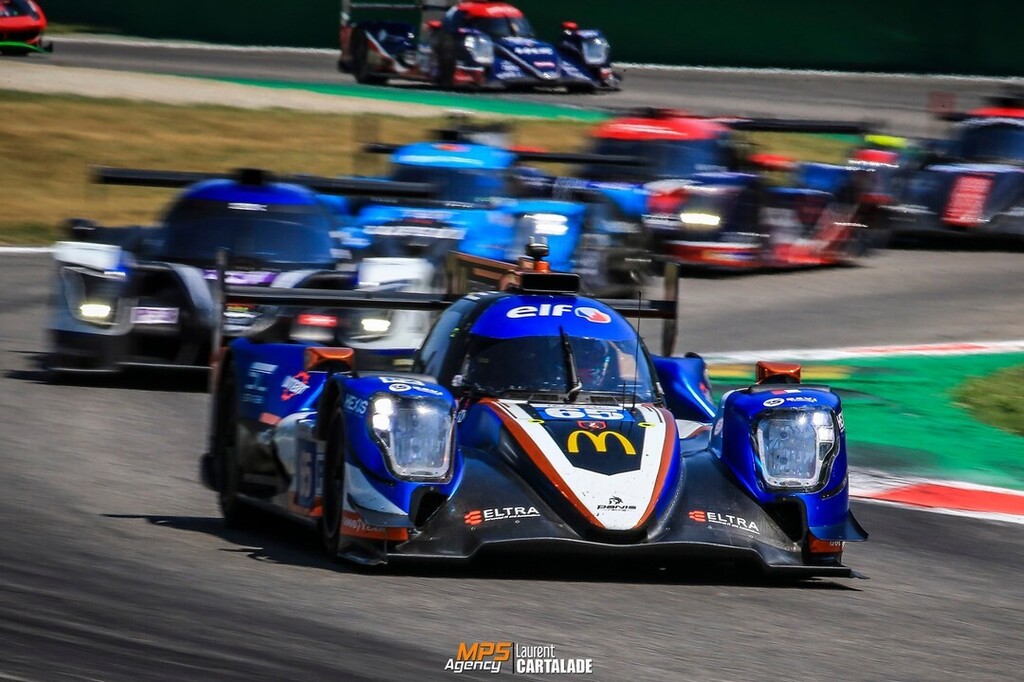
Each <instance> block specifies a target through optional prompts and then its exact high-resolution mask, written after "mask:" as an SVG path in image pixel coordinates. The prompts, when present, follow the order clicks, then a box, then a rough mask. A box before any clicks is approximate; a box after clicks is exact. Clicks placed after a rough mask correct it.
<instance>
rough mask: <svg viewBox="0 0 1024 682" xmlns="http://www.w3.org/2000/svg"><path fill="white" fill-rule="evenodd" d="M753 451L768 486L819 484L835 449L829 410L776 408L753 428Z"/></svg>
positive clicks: (789, 487) (800, 487) (832, 420)
mask: <svg viewBox="0 0 1024 682" xmlns="http://www.w3.org/2000/svg"><path fill="white" fill-rule="evenodd" d="M754 441H755V443H754V445H755V447H754V450H755V452H756V454H757V460H758V464H759V465H760V469H761V475H762V476H763V477H764V482H765V483H766V484H767V485H768V487H770V488H775V489H781V490H795V489H809V488H814V487H817V486H818V485H821V484H822V483H823V481H824V479H825V478H827V476H826V474H827V473H828V471H829V469H830V468H831V465H832V460H833V459H834V458H835V453H836V451H837V450H838V446H837V442H836V428H835V418H834V417H833V415H832V412H831V411H830V410H820V409H819V410H776V411H774V412H771V413H769V414H768V415H767V416H765V417H762V418H761V419H760V420H759V421H758V422H757V425H756V426H755V427H754Z"/></svg>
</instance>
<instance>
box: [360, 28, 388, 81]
mask: <svg viewBox="0 0 1024 682" xmlns="http://www.w3.org/2000/svg"><path fill="white" fill-rule="evenodd" d="M352 75H353V76H355V77H356V82H357V83H361V84H362V85H384V84H386V83H387V82H388V79H387V78H386V77H385V76H378V75H377V74H375V73H373V71H372V70H371V68H370V39H369V37H368V36H367V35H366V31H357V32H356V34H355V35H354V36H352Z"/></svg>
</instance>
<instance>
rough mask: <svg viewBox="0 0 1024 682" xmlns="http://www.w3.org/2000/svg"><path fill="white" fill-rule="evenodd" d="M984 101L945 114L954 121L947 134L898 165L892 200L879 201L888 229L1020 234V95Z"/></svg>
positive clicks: (1023, 189) (1023, 110)
mask: <svg viewBox="0 0 1024 682" xmlns="http://www.w3.org/2000/svg"><path fill="white" fill-rule="evenodd" d="M990 100H991V102H990V105H989V106H984V107H980V108H977V109H974V110H972V111H970V112H967V113H957V114H946V115H944V116H943V118H945V119H947V120H952V121H955V122H956V124H955V128H954V131H953V133H952V135H951V137H950V138H949V139H947V140H942V141H938V142H932V143H930V144H927V145H925V147H924V149H923V150H921V152H920V153H919V154H918V157H917V159H916V162H915V160H911V163H903V164H901V165H900V170H901V173H899V174H897V175H896V177H894V178H893V180H892V182H891V185H892V187H893V189H892V194H893V195H894V201H893V203H892V204H891V205H888V206H883V207H882V217H883V219H884V221H885V226H886V227H887V228H888V229H890V230H891V231H892V232H893V234H894V236H900V235H910V234H931V235H944V236H953V237H956V236H962V237H978V236H982V235H986V236H989V237H993V236H999V237H1004V238H1005V237H1010V238H1014V239H1024V97H1021V96H1017V95H1010V96H1002V97H993V98H990Z"/></svg>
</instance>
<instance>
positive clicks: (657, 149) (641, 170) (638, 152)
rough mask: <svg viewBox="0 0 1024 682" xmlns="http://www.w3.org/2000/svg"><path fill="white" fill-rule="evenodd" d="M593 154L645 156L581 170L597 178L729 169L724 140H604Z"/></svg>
mask: <svg viewBox="0 0 1024 682" xmlns="http://www.w3.org/2000/svg"><path fill="white" fill-rule="evenodd" d="M593 153H595V154H602V155H613V156H630V157H636V158H641V159H644V160H645V161H646V162H647V163H645V164H644V165H616V164H602V163H594V164H587V165H585V166H583V167H582V168H581V169H580V174H581V175H582V176H583V177H585V178H590V179H593V180H635V181H638V182H643V181H645V180H647V179H650V178H652V177H658V178H685V177H689V176H691V175H693V174H694V173H707V172H712V171H726V170H728V167H727V165H726V162H725V158H724V156H725V155H724V151H723V148H722V143H721V142H720V141H719V140H685V141H669V140H618V139H612V138H605V139H600V140H598V141H597V144H596V145H595V147H594V150H593Z"/></svg>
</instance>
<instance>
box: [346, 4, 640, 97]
mask: <svg viewBox="0 0 1024 682" xmlns="http://www.w3.org/2000/svg"><path fill="white" fill-rule="evenodd" d="M388 10H390V14H391V15H395V14H397V15H398V16H396V17H395V19H391V18H390V17H389V16H388V14H389V12H387V11H388ZM402 10H404V13H403V12H402ZM410 12H419V13H421V17H420V19H421V20H420V22H419V24H418V25H416V24H413V23H410V22H409V20H408V19H407V18H406V17H405V16H402V14H408V13H410ZM382 16H386V17H388V18H381V17H382ZM340 41H341V56H340V57H339V59H338V68H339V70H341V71H344V72H348V73H351V74H353V75H354V76H355V78H356V80H357V81H359V82H360V83H366V84H371V85H382V84H384V83H386V82H387V81H388V80H389V79H391V78H396V79H402V80H418V81H427V82H430V83H435V84H438V85H441V86H443V87H449V88H450V87H467V86H469V87H486V88H524V87H527V88H530V87H544V88H552V87H560V88H566V89H568V90H570V91H584V92H589V91H594V90H597V89H606V90H608V89H617V88H618V86H619V81H620V80H621V79H620V77H619V75H618V74H616V73H615V71H613V70H612V66H611V49H610V46H609V44H608V41H607V39H605V37H604V35H603V34H602V33H601V32H600V31H596V30H583V29H580V28H579V27H578V26H577V25H576V24H575V23H573V22H565V23H564V24H563V25H562V31H561V37H560V39H559V42H558V43H557V44H550V43H546V42H543V41H541V40H538V39H537V38H536V37H535V36H534V32H533V28H532V27H531V26H530V24H529V22H528V21H527V19H526V17H525V16H524V15H523V13H522V12H521V11H519V10H518V9H517V8H515V7H514V6H512V5H509V4H506V3H503V2H453V1H447V2H446V1H445V0H436V2H433V3H430V2H418V1H415V2H414V1H410V2H404V3H403V2H392V3H375V2H353V1H352V0H343V2H342V9H341V33H340Z"/></svg>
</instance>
